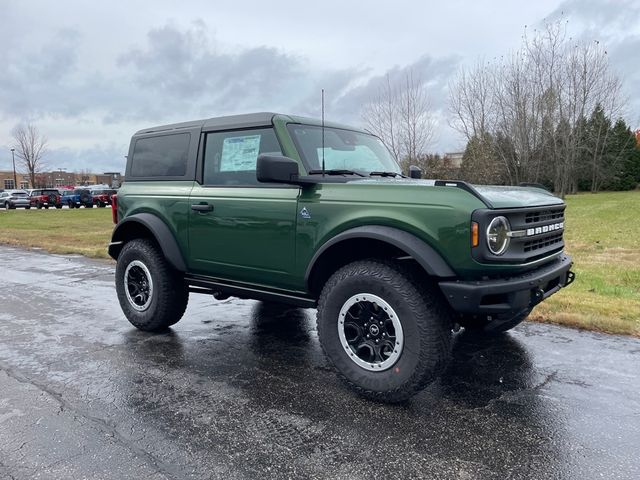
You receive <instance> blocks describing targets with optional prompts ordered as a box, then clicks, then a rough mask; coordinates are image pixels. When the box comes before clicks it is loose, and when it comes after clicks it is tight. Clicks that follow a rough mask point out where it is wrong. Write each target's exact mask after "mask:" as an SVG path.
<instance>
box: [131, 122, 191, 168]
mask: <svg viewBox="0 0 640 480" xmlns="http://www.w3.org/2000/svg"><path fill="white" fill-rule="evenodd" d="M190 140H191V134H189V133H179V134H175V135H162V136H157V137H147V138H139V139H137V140H136V141H135V146H134V148H133V156H132V158H131V171H130V175H131V177H181V176H184V175H185V174H186V172H187V160H188V157H189V142H190Z"/></svg>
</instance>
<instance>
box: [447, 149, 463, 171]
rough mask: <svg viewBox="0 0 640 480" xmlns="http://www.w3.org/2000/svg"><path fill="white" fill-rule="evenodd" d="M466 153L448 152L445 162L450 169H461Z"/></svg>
mask: <svg viewBox="0 0 640 480" xmlns="http://www.w3.org/2000/svg"><path fill="white" fill-rule="evenodd" d="M463 156H464V152H448V153H445V154H444V157H443V161H444V163H445V164H448V166H449V168H460V167H461V166H462V157H463Z"/></svg>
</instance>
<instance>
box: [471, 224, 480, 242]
mask: <svg viewBox="0 0 640 480" xmlns="http://www.w3.org/2000/svg"><path fill="white" fill-rule="evenodd" d="M478 243H479V241H478V224H477V223H476V222H471V246H472V247H477V246H478Z"/></svg>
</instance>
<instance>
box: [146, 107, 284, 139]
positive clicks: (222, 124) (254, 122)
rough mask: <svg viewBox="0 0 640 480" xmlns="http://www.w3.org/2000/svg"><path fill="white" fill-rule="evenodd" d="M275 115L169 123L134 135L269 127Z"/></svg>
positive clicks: (267, 113)
mask: <svg viewBox="0 0 640 480" xmlns="http://www.w3.org/2000/svg"><path fill="white" fill-rule="evenodd" d="M274 115H277V113H274V112H258V113H245V114H242V115H227V116H224V117H213V118H206V119H203V120H193V121H190V122H180V123H171V124H168V125H158V126H157V127H151V128H143V129H142V130H139V131H137V132H136V133H135V134H136V135H140V134H144V133H156V132H166V131H169V130H180V129H183V128H197V127H201V128H229V129H231V128H236V127H247V126H261V125H269V124H270V123H271V119H272V118H273V116H274Z"/></svg>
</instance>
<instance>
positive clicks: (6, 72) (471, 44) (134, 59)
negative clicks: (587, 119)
mask: <svg viewBox="0 0 640 480" xmlns="http://www.w3.org/2000/svg"><path fill="white" fill-rule="evenodd" d="M560 15H562V16H563V17H564V18H566V19H567V20H568V22H569V23H568V29H569V33H570V34H571V35H572V36H574V37H576V38H583V39H585V40H587V41H592V40H597V41H599V42H600V43H601V44H603V45H605V47H606V49H607V51H608V54H609V60H610V64H611V68H612V69H613V71H614V72H616V73H617V74H618V75H619V76H620V77H621V79H622V81H623V86H624V93H625V95H626V96H627V97H628V98H629V102H628V106H627V110H626V112H625V118H626V119H627V121H628V122H629V123H630V124H631V126H632V127H633V128H637V127H640V95H638V92H640V1H637V0H628V1H622V0H620V1H604V0H580V1H578V0H565V1H558V0H555V1H552V0H539V1H535V2H531V1H516V0H494V1H489V0H476V1H473V2H470V1H460V0H448V1H446V2H442V1H438V2H432V1H423V2H417V1H415V0H412V1H406V0H394V1H379V0H369V1H361V0H352V1H345V0H342V1H334V0H324V1H323V2H301V1H299V0H297V1H290V0H282V1H277V2H264V1H254V0H244V1H241V2H239V1H237V0H236V1H225V0H223V1H211V0H193V1H190V0H184V1H182V2H175V1H170V0H155V1H154V2H148V1H138V0H129V1H127V2H121V1H118V0H112V1H111V2H87V1H84V0H82V1H81V0H69V1H64V0H62V1H59V2H51V1H37V0H24V1H21V2H18V1H15V0H0V65H2V66H3V69H2V71H1V72H0V170H7V169H10V168H11V154H10V151H9V149H10V148H11V145H12V143H13V140H12V138H11V131H12V130H13V129H14V128H15V127H16V125H19V124H23V123H26V122H30V123H33V124H35V125H36V126H37V127H38V129H39V130H40V131H41V132H42V133H43V134H44V135H46V137H47V139H48V151H47V153H46V156H45V158H44V161H45V164H46V169H47V170H57V169H60V168H64V169H67V170H68V171H72V170H82V169H88V170H90V171H93V172H97V173H99V172H104V171H124V165H125V158H124V156H125V155H126V154H127V150H128V144H129V140H130V138H131V135H132V134H133V133H134V132H135V131H137V130H139V129H141V128H145V127H149V126H153V125H160V124H164V123H171V122H178V121H187V120H194V119H198V118H209V117H215V116H219V115H226V114H234V113H248V112H254V111H276V112H280V113H290V114H297V115H304V116H312V117H319V116H320V91H321V89H322V88H324V89H325V98H326V107H325V115H326V118H327V119H328V120H332V121H337V122H342V123H347V124H352V125H354V126H362V125H363V120H362V113H361V112H362V107H363V105H364V104H365V103H366V102H367V101H369V100H371V99H372V98H373V97H374V96H375V94H376V92H377V90H378V88H379V86H380V84H381V82H382V81H383V80H384V78H385V76H386V75H387V74H389V75H391V76H392V77H393V76H397V75H401V74H403V72H408V71H411V72H413V73H414V74H416V75H417V76H418V78H420V80H421V81H422V82H424V83H425V86H426V88H427V90H428V92H429V97H430V101H431V105H432V108H433V114H434V116H435V118H436V119H437V127H436V132H435V137H434V140H433V142H432V144H431V145H430V146H429V150H430V151H434V152H440V153H444V152H447V151H456V150H461V149H463V148H464V141H463V139H462V138H461V137H460V136H459V135H458V134H457V133H456V132H455V131H454V130H453V129H452V128H451V127H450V126H449V118H450V113H449V112H448V108H447V96H448V84H449V82H450V81H451V79H452V78H453V77H454V76H455V74H456V72H457V71H458V70H459V69H460V68H461V67H464V66H471V65H473V64H474V63H475V62H476V61H477V60H478V59H491V58H496V57H499V56H501V55H504V54H507V53H508V52H509V51H511V50H514V49H516V48H517V47H518V46H519V44H520V42H521V39H522V35H523V32H524V31H525V28H526V29H532V28H536V26H539V25H540V24H541V22H543V21H544V20H545V19H553V18H557V17H558V16H560Z"/></svg>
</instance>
